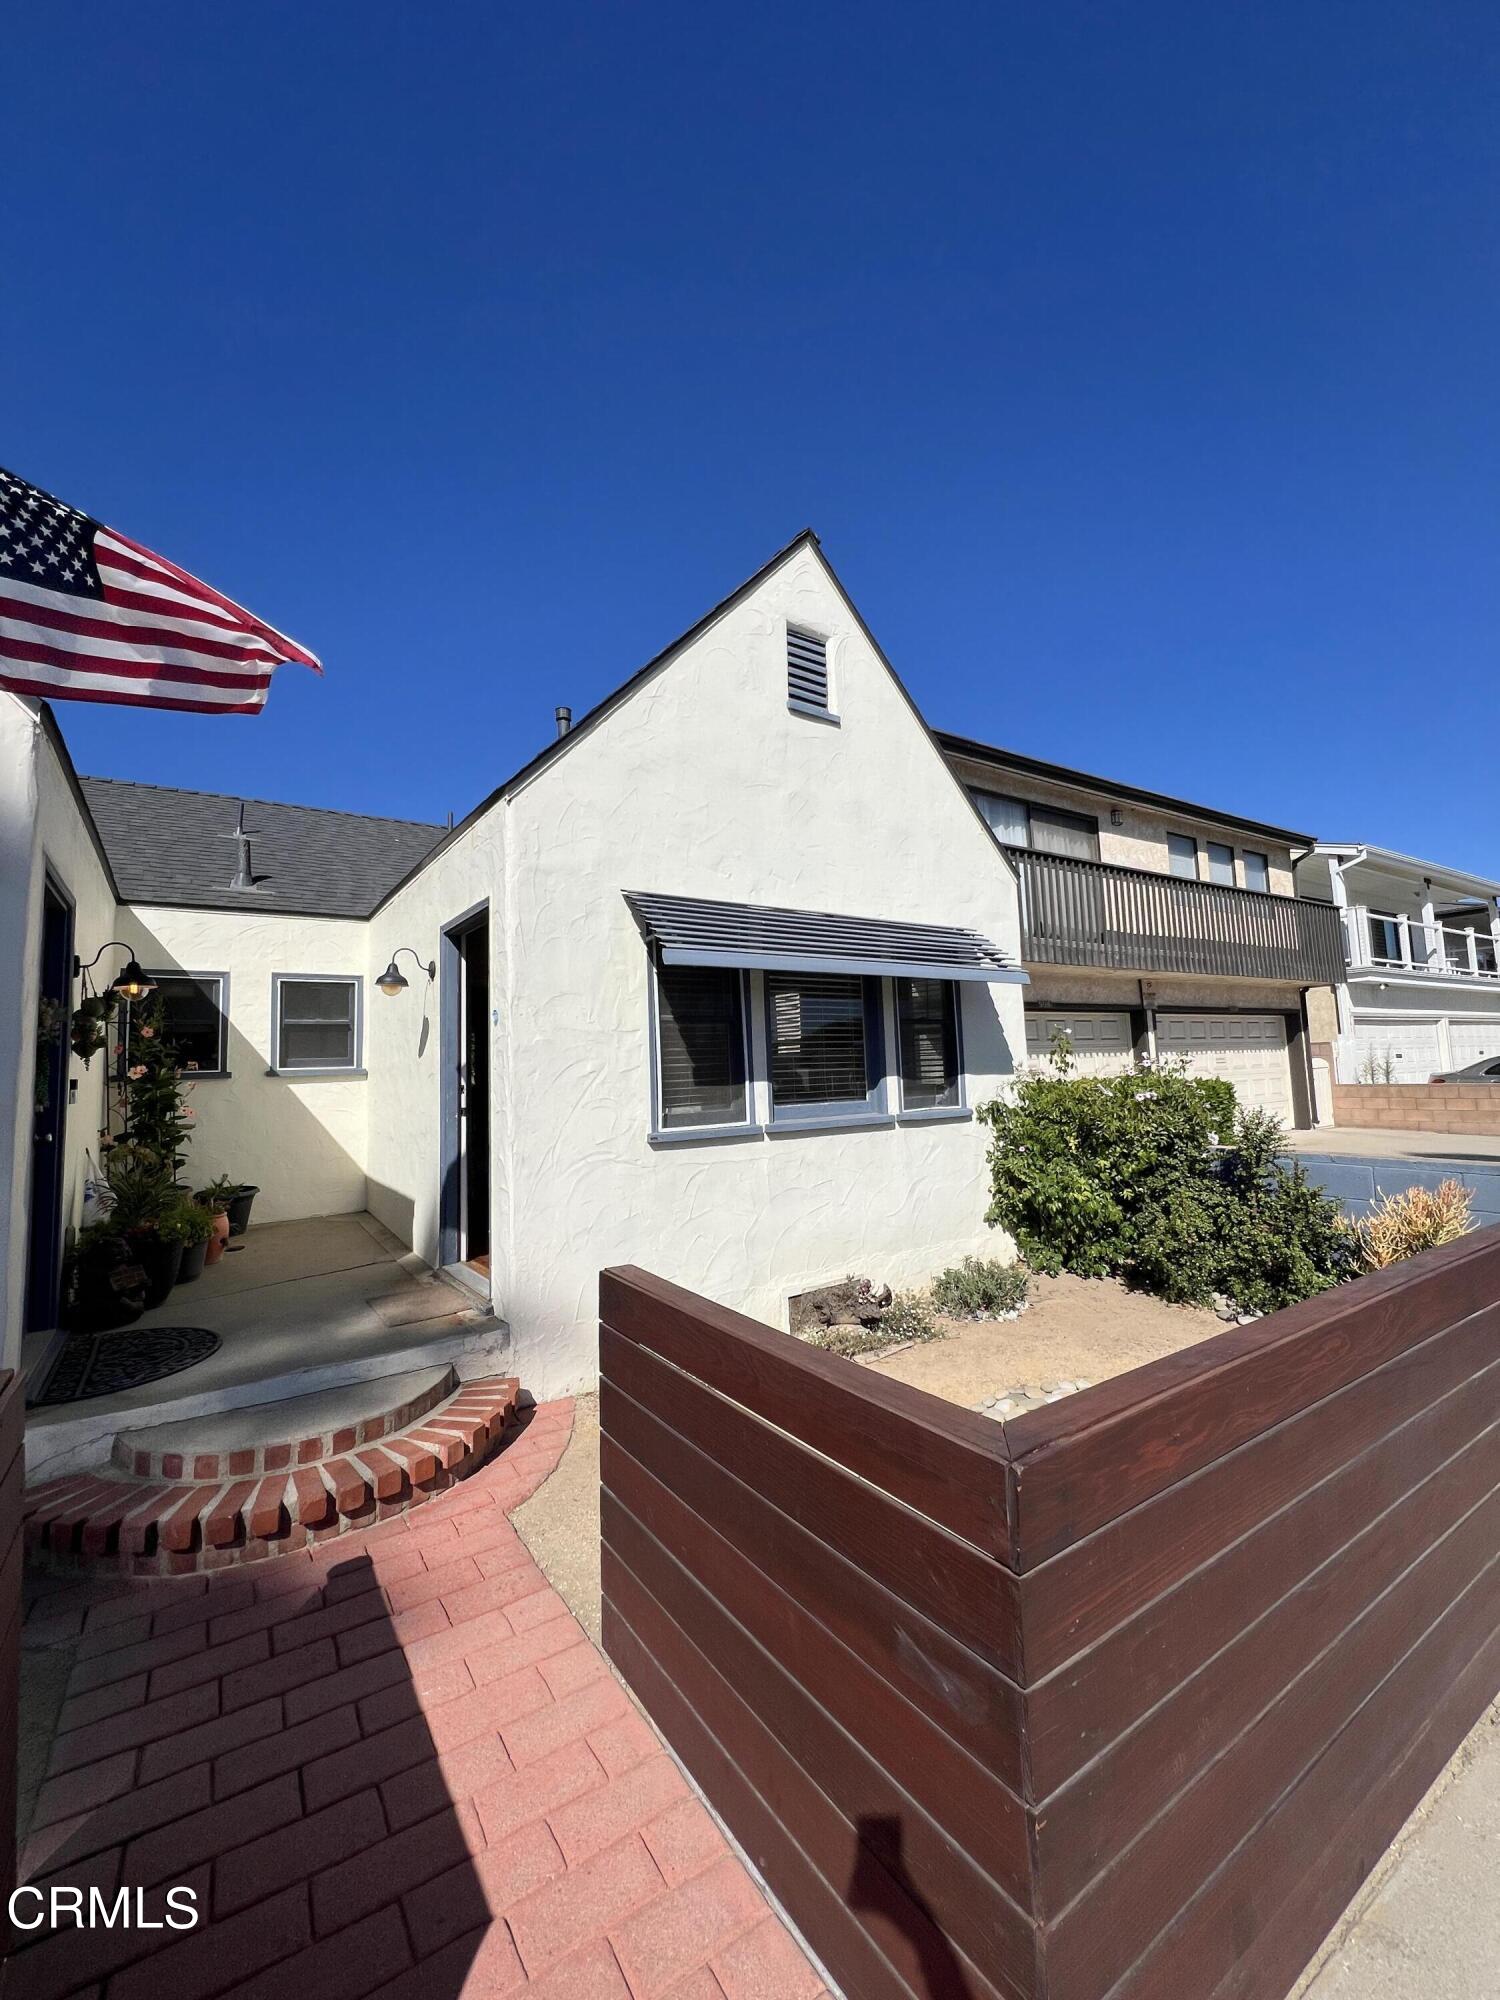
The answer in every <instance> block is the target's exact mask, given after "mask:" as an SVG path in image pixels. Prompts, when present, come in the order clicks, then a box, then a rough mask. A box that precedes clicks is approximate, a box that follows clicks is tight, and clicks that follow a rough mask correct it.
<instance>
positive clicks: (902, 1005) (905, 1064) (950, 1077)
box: [896, 979, 959, 1111]
mask: <svg viewBox="0 0 1500 2000" xmlns="http://www.w3.org/2000/svg"><path fill="white" fill-rule="evenodd" d="M956 999H957V995H956V991H955V988H954V985H953V981H952V980H951V979H898V980H897V981H896V1026H897V1039H898V1041H899V1043H900V1048H901V1103H902V1106H903V1108H904V1109H905V1110H907V1111H935V1110H937V1109H938V1108H939V1107H940V1106H943V1105H956V1104H957V1103H958V1101H959V1095H958V1012H957V1006H956Z"/></svg>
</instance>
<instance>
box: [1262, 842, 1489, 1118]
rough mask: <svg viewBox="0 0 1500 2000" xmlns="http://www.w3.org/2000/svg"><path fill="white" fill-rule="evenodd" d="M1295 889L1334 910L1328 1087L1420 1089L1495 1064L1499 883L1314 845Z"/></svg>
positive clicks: (1382, 851)
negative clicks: (1339, 955)
mask: <svg viewBox="0 0 1500 2000" xmlns="http://www.w3.org/2000/svg"><path fill="white" fill-rule="evenodd" d="M1297 886H1298V888H1299V889H1300V890H1301V891H1302V893H1303V894H1305V895H1310V896H1315V897H1319V898H1321V899H1322V900H1324V901H1326V902H1327V903H1328V904H1329V905H1330V906H1331V907H1333V908H1334V909H1336V911H1337V912H1338V916H1339V920H1340V922H1341V924H1342V926H1343V933H1344V940H1345V949H1346V957H1347V969H1346V972H1345V976H1344V978H1343V980H1342V981H1341V982H1340V984H1339V988H1338V1021H1337V1024H1336V1025H1337V1033H1336V1039H1335V1041H1334V1044H1333V1047H1332V1048H1331V1049H1330V1058H1331V1060H1332V1062H1333V1064H1334V1067H1335V1070H1336V1074H1337V1078H1338V1081H1339V1082H1340V1083H1345V1084H1352V1083H1426V1082H1428V1081H1429V1080H1430V1078H1431V1077H1432V1076H1433V1075H1434V1073H1436V1072H1441V1071H1447V1070H1455V1069H1463V1068H1465V1067H1467V1065H1468V1064H1470V1063H1475V1062H1479V1061H1481V1060H1482V1059H1483V1058H1484V1057H1486V1056H1500V908H1497V898H1500V882H1494V881H1490V880H1489V879H1488V878H1487V877H1485V876H1482V875H1470V874H1468V873H1466V872H1465V871H1464V870H1462V869H1457V868H1446V867H1444V866H1442V865H1441V864H1440V863H1438V862H1435V861H1422V860H1419V859H1417V858H1416V857H1415V856H1413V855H1410V854H1398V853H1396V852H1394V851H1393V850H1392V849H1390V848H1385V847H1371V846H1366V845H1360V844H1356V843H1352V842H1338V841H1319V842H1318V843H1317V844H1316V845H1315V846H1314V847H1313V849H1312V850H1311V852H1310V853H1308V854H1306V855H1304V856H1302V857H1301V859H1300V860H1299V861H1298V863H1297Z"/></svg>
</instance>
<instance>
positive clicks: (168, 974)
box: [146, 965, 231, 1083]
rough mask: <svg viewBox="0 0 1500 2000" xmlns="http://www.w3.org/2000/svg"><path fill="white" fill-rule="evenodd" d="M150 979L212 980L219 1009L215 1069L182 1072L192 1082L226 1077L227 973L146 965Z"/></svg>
mask: <svg viewBox="0 0 1500 2000" xmlns="http://www.w3.org/2000/svg"><path fill="white" fill-rule="evenodd" d="M146 975H147V977H148V978H150V979H195V980H198V981H199V982H200V983H202V984H206V983H207V982H208V981H209V980H213V981H214V983H215V984H216V985H217V987H218V989H219V992H218V998H217V1000H216V1001H215V1003H214V1004H215V1005H216V1006H217V1008H218V1010H219V1061H218V1066H217V1068H215V1069H185V1070H184V1071H183V1072H182V1074H183V1075H184V1076H190V1077H191V1078H192V1079H193V1081H194V1083H196V1082H198V1080H199V1079H200V1078H205V1079H212V1078H215V1077H227V1076H229V1075H230V1073H231V1072H230V1068H229V974H228V973H227V972H190V971H189V970H188V969H187V967H186V966H181V965H163V966H151V965H148V966H147V967H146Z"/></svg>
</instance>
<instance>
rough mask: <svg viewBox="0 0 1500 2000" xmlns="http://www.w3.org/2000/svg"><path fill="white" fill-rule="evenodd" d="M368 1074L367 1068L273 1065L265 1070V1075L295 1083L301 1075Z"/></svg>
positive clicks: (355, 1075) (358, 1075)
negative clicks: (306, 1067) (305, 1067)
mask: <svg viewBox="0 0 1500 2000" xmlns="http://www.w3.org/2000/svg"><path fill="white" fill-rule="evenodd" d="M369 1074H370V1072H369V1071H368V1070H367V1069H276V1068H274V1067H273V1068H271V1069H268V1070H267V1071H266V1075H267V1076H279V1077H281V1078H283V1080H284V1081H286V1082H288V1083H295V1082H296V1081H297V1079H298V1077H302V1076H319V1077H329V1076H352V1077H366V1076H368V1075H369Z"/></svg>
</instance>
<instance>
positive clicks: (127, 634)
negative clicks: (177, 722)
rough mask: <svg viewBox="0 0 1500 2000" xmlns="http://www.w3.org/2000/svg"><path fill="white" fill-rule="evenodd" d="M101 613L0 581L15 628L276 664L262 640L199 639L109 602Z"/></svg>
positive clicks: (0, 606)
mask: <svg viewBox="0 0 1500 2000" xmlns="http://www.w3.org/2000/svg"><path fill="white" fill-rule="evenodd" d="M97 610H98V612H101V613H103V616H95V617H92V618H85V617H84V616H83V614H82V613H81V612H73V611H60V610H58V609H57V608H56V606H55V604H41V603H36V602H33V601H26V600H23V599H19V598H16V597H15V596H14V595H13V593H12V589H11V586H10V583H9V581H8V579H7V580H0V613H4V612H8V613H9V614H10V616H11V618H12V619H13V620H14V621H15V626H16V630H17V631H20V630H22V629H24V627H26V626H28V625H37V626H43V627H46V628H48V629H50V630H51V631H54V632H76V633H77V634H78V636H79V637H80V638H82V639H107V640H114V641H115V642H117V643H120V642H124V641H126V640H128V641H130V642H132V645H133V649H135V650H139V648H141V647H149V646H160V647H162V648H164V649H175V650H176V651H178V652H188V653H190V654H191V655H193V656H195V657H196V656H199V655H201V656H202V657H203V658H204V659H208V660H247V661H253V662H255V663H257V664H260V663H264V664H265V665H267V666H275V664H276V656H275V654H274V653H273V652H272V651H271V649H270V647H269V646H268V645H267V644H266V643H265V641H264V640H263V639H249V640H243V641H241V643H240V644H239V645H237V646H234V645H226V644H225V643H224V642H223V641H222V640H219V639H202V638H199V637H198V635H197V634H196V633H193V632H180V631H173V630H172V629H171V628H170V627H169V626H166V625H143V624H141V623H140V622H139V621H137V620H135V619H129V620H127V619H124V618H121V617H119V616H118V615H111V613H112V611H113V607H112V606H111V605H109V604H101V605H99V606H97Z"/></svg>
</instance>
